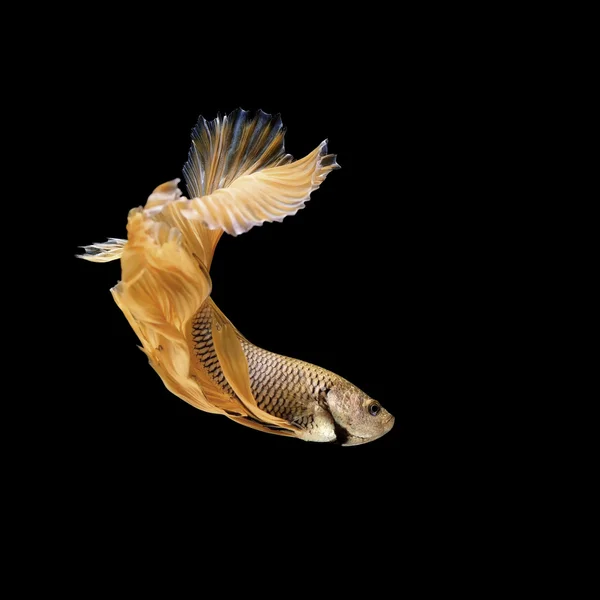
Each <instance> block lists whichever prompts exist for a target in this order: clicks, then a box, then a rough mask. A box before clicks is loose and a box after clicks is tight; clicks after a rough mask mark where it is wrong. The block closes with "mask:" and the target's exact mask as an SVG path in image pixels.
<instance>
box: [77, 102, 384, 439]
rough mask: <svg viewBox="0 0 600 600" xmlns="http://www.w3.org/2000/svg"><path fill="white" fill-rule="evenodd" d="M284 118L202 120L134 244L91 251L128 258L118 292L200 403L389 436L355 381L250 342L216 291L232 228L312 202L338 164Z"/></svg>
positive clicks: (269, 422) (128, 313) (319, 430)
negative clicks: (288, 127) (214, 265)
mask: <svg viewBox="0 0 600 600" xmlns="http://www.w3.org/2000/svg"><path fill="white" fill-rule="evenodd" d="M284 133H285V131H284V129H283V125H282V123H281V118H280V117H279V116H275V117H272V116H271V115H268V114H266V113H264V112H262V111H258V112H257V113H256V115H254V116H251V115H250V114H249V113H248V112H246V111H244V110H241V109H238V110H236V111H234V112H233V113H231V114H230V115H227V116H225V117H223V118H221V117H220V116H217V118H216V119H214V120H213V121H210V122H207V121H206V120H205V119H204V118H203V117H200V118H199V120H198V123H197V125H196V126H195V128H194V129H193V130H192V146H191V148H190V151H189V155H188V160H187V162H186V164H185V165H184V168H183V175H184V177H185V181H186V185H187V192H188V195H189V198H186V197H185V196H183V195H182V193H181V190H180V189H179V187H178V183H179V181H180V180H179V179H174V180H173V181H169V182H167V183H163V184H162V185H159V186H158V187H157V188H156V189H155V190H154V191H153V192H152V194H151V195H150V196H149V197H148V200H147V202H146V204H145V206H143V207H138V208H133V209H132V210H130V212H129V215H128V219H127V239H126V240H124V239H118V238H109V239H108V241H107V242H105V243H98V244H92V245H90V246H84V247H83V248H84V249H85V254H82V255H81V258H84V259H86V260H89V261H92V262H108V261H112V260H117V259H120V261H121V271H122V276H121V281H120V282H119V283H118V284H117V285H116V286H115V287H113V288H112V289H111V293H112V295H113V298H114V300H115V302H116V303H117V305H118V307H119V308H120V309H121V310H122V311H123V314H124V315H125V317H126V318H127V320H128V321H129V324H130V325H131V327H132V328H133V330H134V331H135V333H136V335H137V336H138V338H139V339H140V342H141V344H142V346H141V349H142V351H143V352H144V353H145V354H146V356H147V357H148V360H149V362H150V365H151V366H152V367H153V368H154V370H155V371H156V372H157V373H158V375H159V376H160V378H161V379H162V381H163V383H164V384H165V386H166V387H167V389H169V390H170V391H171V392H172V393H173V394H175V395H176V396H178V397H179V398H181V399H182V400H185V401H186V402H188V403H189V404H191V405H192V406H195V407H196V408H198V409H200V410H203V411H206V412H209V413H216V414H220V415H225V416H226V417H228V418H229V419H231V420H233V421H236V422H237V423H241V424H242V425H246V426H248V427H252V428H254V429H257V430H260V431H264V432H268V433H273V434H277V435H283V436H289V437H296V438H299V439H301V440H306V441H313V442H336V443H338V444H341V445H344V446H355V445H358V444H364V443H366V442H370V441H373V440H376V439H377V438H380V437H381V436H383V435H385V434H386V433H387V432H388V431H390V429H391V428H392V426H393V425H394V417H393V416H392V415H391V414H390V413H389V412H388V411H387V410H386V409H385V408H383V406H381V404H380V403H379V402H378V401H377V400H374V399H372V398H370V397H369V396H368V395H367V394H366V393H364V392H363V391H361V390H360V389H358V388H357V387H355V386H354V385H352V384H351V383H350V382H349V381H347V380H346V379H343V378H342V377H340V376H338V375H336V374H335V373H332V372H330V371H327V370H326V369H322V368H321V367H317V366H315V365H312V364H310V363H307V362H303V361H301V360H297V359H295V358H288V357H286V356H281V355H278V354H274V353H272V352H269V351H267V350H263V349H262V348H259V347H257V346H255V345H254V344H252V343H251V342H250V341H248V340H247V339H246V338H245V337H244V336H243V335H242V334H241V333H240V332H239V331H238V330H237V329H236V328H235V327H234V325H233V324H232V323H231V321H230V320H229V319H228V318H227V317H226V316H225V315H224V314H223V313H222V312H221V311H220V310H219V308H218V307H217V306H216V304H215V303H214V301H213V300H212V298H211V291H212V283H211V278H210V266H211V261H212V258H213V255H214V252H215V248H216V246H217V243H218V241H219V239H220V237H221V235H222V234H223V233H224V232H225V233H228V234H230V235H233V236H237V235H240V234H242V233H244V232H246V231H248V230H249V229H251V228H252V227H254V226H256V225H262V224H263V223H267V222H273V221H282V220H283V219H284V218H285V217H287V216H289V215H294V214H296V212H298V210H300V209H301V208H304V205H305V203H306V202H307V201H308V200H309V198H310V195H311V193H312V192H313V191H314V190H316V189H317V188H318V187H319V186H320V185H321V183H323V181H324V180H325V178H326V177H327V175H328V174H329V173H330V172H331V171H333V170H334V169H337V168H339V165H338V164H337V163H336V160H335V159H336V156H335V155H334V154H329V153H328V150H327V140H326V141H324V142H323V143H321V144H320V145H319V146H318V147H317V148H315V150H313V151H312V152H311V153H310V154H308V155H307V156H305V157H304V158H302V159H300V160H294V159H293V157H292V156H291V155H290V154H287V153H286V151H285V147H284Z"/></svg>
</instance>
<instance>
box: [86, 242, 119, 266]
mask: <svg viewBox="0 0 600 600" xmlns="http://www.w3.org/2000/svg"><path fill="white" fill-rule="evenodd" d="M126 243H127V240H121V239H119V238H108V240H106V242H103V243H101V244H90V245H89V246H81V247H82V248H83V249H84V250H85V254H77V255H76V256H77V258H83V260H89V261H90V262H97V263H104V262H110V261H111V260H117V259H119V258H121V255H122V254H123V248H125V244H126Z"/></svg>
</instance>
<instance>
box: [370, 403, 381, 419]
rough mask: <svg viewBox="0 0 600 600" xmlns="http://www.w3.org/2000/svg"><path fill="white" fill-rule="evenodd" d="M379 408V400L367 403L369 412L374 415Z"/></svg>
mask: <svg viewBox="0 0 600 600" xmlns="http://www.w3.org/2000/svg"><path fill="white" fill-rule="evenodd" d="M380 410H381V404H379V402H372V403H371V404H370V405H369V412H370V413H371V414H372V415H373V416H374V417H376V416H377V415H378V414H379V411H380Z"/></svg>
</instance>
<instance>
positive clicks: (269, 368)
mask: <svg viewBox="0 0 600 600" xmlns="http://www.w3.org/2000/svg"><path fill="white" fill-rule="evenodd" d="M211 327H212V310H211V307H210V305H208V304H207V305H205V306H204V307H203V308H202V309H200V310H199V311H198V313H197V314H196V316H195V317H194V320H193V323H192V337H193V340H194V350H195V352H196V358H197V359H198V361H199V362H200V363H201V365H202V366H203V368H204V369H205V370H206V372H207V373H208V374H209V375H210V376H211V378H212V379H213V381H214V382H215V383H217V384H218V385H219V387H220V388H221V389H222V390H223V391H224V392H225V393H226V394H228V395H230V396H235V392H234V391H233V389H232V388H231V386H230V385H229V383H228V382H227V379H225V376H224V374H223V371H222V370H221V366H220V364H219V360H218V358H217V353H216V350H215V347H214V343H213V339H212V333H211ZM240 341H241V344H242V349H243V351H244V354H245V356H246V360H247V362H248V374H249V377H250V387H251V390H252V395H253V396H254V398H255V399H256V402H257V404H258V407H259V408H260V409H261V410H264V411H265V412H267V413H269V414H271V415H274V416H276V417H281V418H282V419H286V420H287V421H290V422H294V423H295V424H297V425H300V426H302V427H309V426H310V425H311V423H312V421H313V416H312V412H313V406H314V403H315V402H316V403H317V404H320V405H322V404H323V403H324V402H325V398H326V395H327V390H328V389H329V388H331V386H332V385H334V383H335V379H336V378H337V376H336V375H335V374H333V373H331V372H330V371H327V370H326V369H322V368H321V367H317V366H316V365H311V364H310V363H306V362H304V361H301V360H298V359H295V358H289V357H287V356H282V355H280V354H275V353H274V352H269V351H268V350H264V349H262V348H259V347H258V346H255V345H254V344H251V343H250V342H248V341H247V340H245V339H243V338H241V339H240Z"/></svg>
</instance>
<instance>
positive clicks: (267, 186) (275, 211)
mask: <svg viewBox="0 0 600 600" xmlns="http://www.w3.org/2000/svg"><path fill="white" fill-rule="evenodd" d="M336 168H339V165H338V164H337V163H336V162H335V156H334V155H333V154H327V142H326V141H325V142H322V143H321V144H320V145H319V146H318V147H317V148H316V149H315V150H313V151H312V152H311V153H310V154H308V155H307V156H305V157H304V158H303V159H301V160H298V161H296V162H292V163H289V164H285V165H280V166H277V167H271V168H268V169H263V170H261V171H258V172H255V173H252V174H250V175H243V176H242V177H239V178H238V179H236V180H235V181H233V182H232V183H231V184H230V185H229V187H227V188H220V189H218V190H216V191H215V192H213V193H212V194H209V195H206V196H202V197H199V198H194V199H192V200H190V201H189V202H188V203H187V204H188V206H186V208H185V209H184V210H185V215H186V216H187V217H188V218H190V219H194V218H196V219H200V220H201V221H202V223H203V224H204V225H206V227H208V228H209V229H217V230H223V231H226V232H227V233H229V234H231V235H239V234H240V233H244V232H246V231H248V230H249V229H251V228H252V227H254V226H255V225H262V224H263V223H266V222H273V221H282V220H283V219H284V218H285V217H287V216H289V215H295V214H296V213H297V212H298V211H299V210H300V209H301V208H304V204H305V203H306V201H307V200H309V198H310V194H311V193H312V192H313V191H314V190H315V189H317V188H318V187H319V185H321V183H322V182H323V180H324V179H325V177H326V176H327V175H328V174H329V173H330V172H331V171H332V170H333V169H336Z"/></svg>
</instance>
